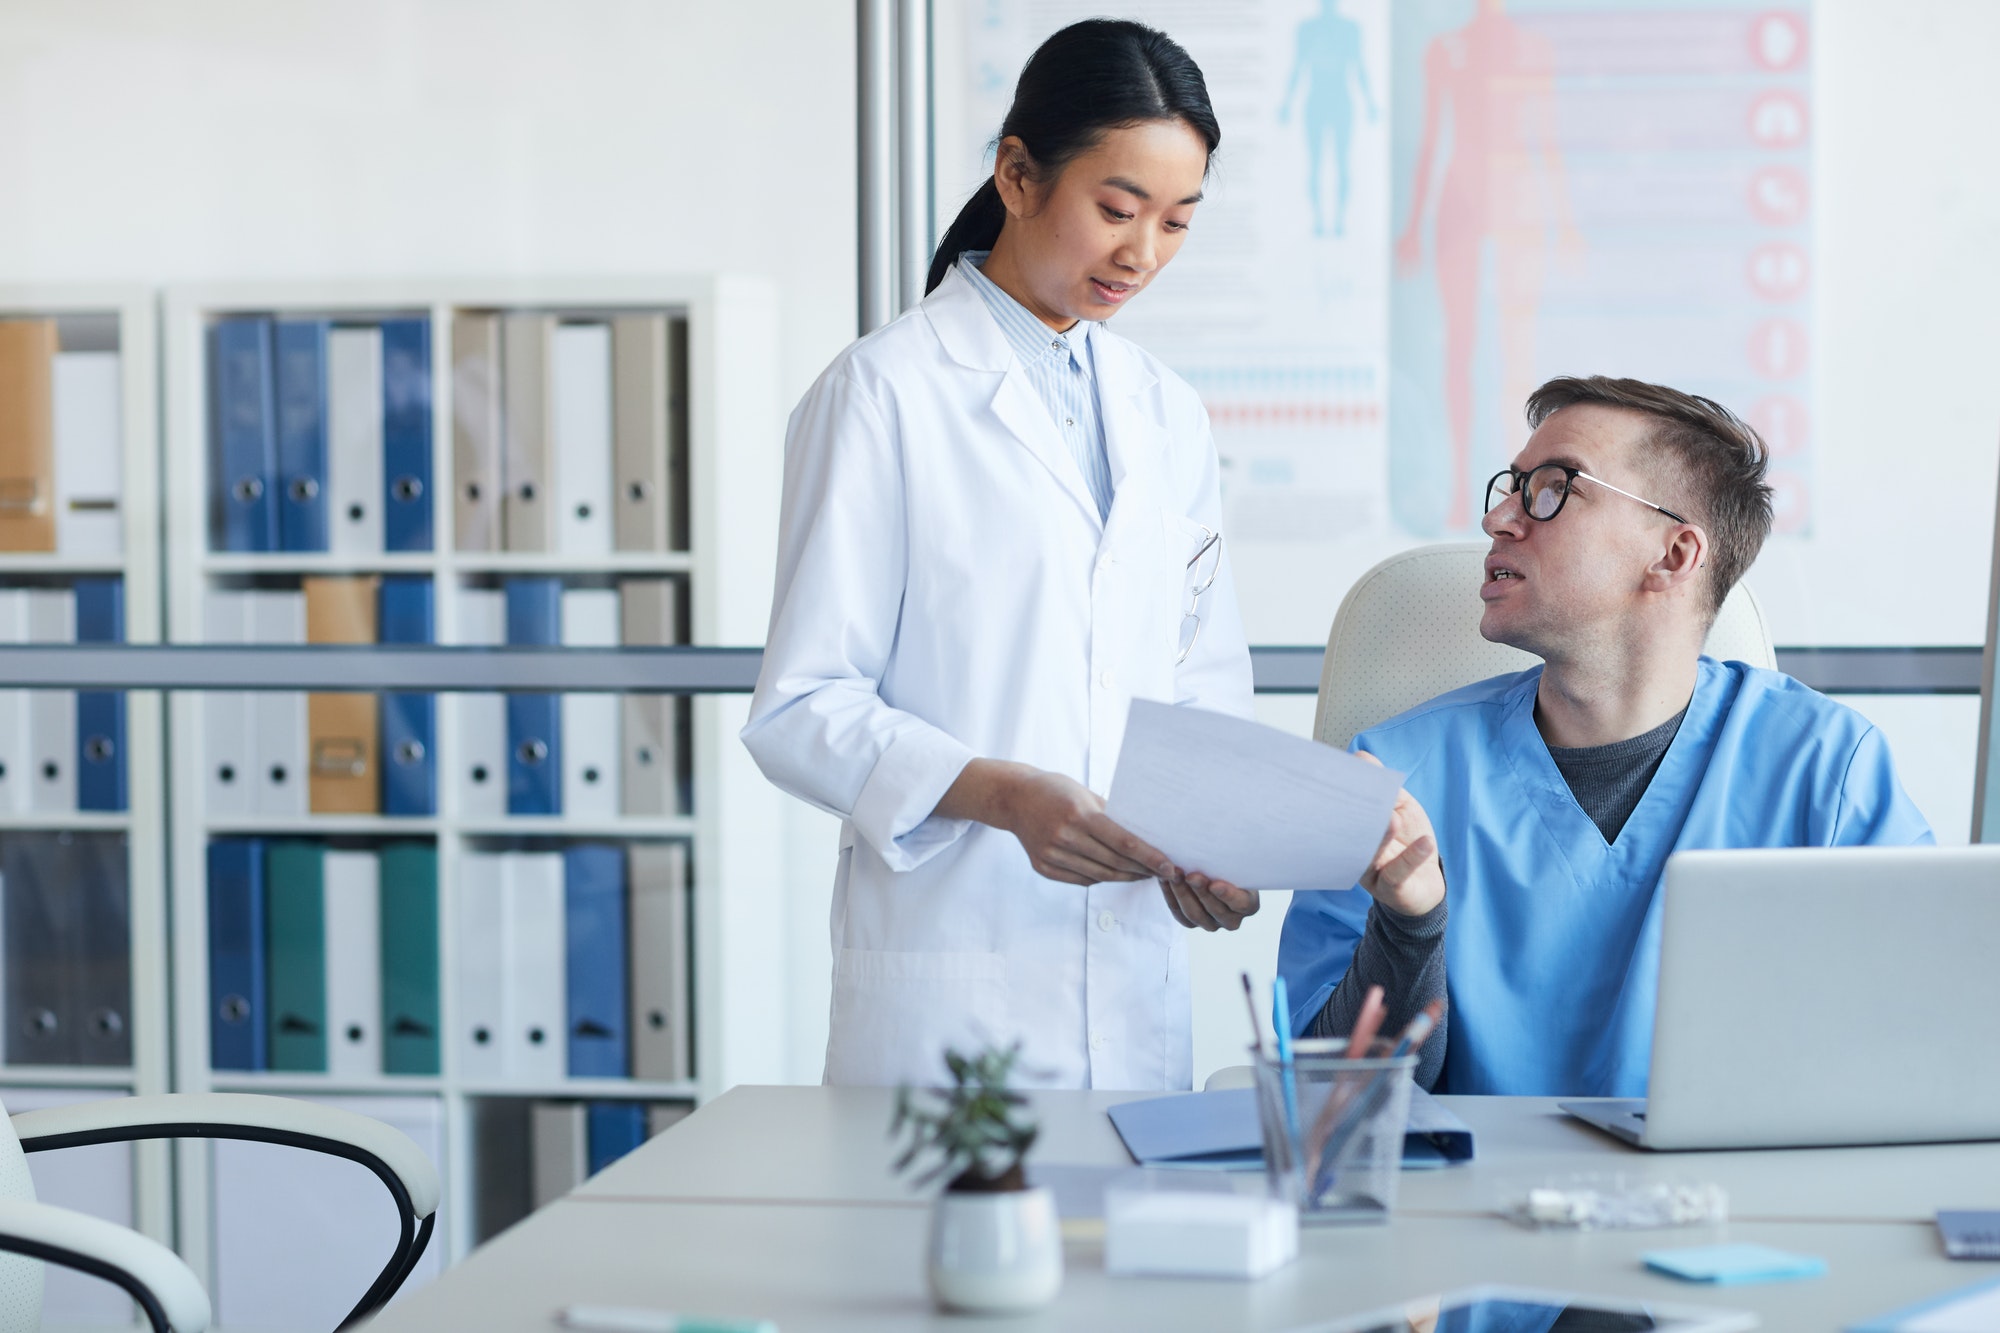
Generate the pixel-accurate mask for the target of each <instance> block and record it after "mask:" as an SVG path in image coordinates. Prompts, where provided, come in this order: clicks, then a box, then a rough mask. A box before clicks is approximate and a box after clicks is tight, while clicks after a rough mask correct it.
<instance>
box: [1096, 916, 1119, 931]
mask: <svg viewBox="0 0 2000 1333" xmlns="http://www.w3.org/2000/svg"><path fill="white" fill-rule="evenodd" d="M1117 924H1118V918H1117V917H1115V916H1113V915H1111V913H1109V912H1099V913H1098V914H1097V928H1098V929H1099V930H1110V929H1111V928H1112V927H1114V926H1116V925H1117Z"/></svg>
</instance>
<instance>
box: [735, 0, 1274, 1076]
mask: <svg viewBox="0 0 2000 1333" xmlns="http://www.w3.org/2000/svg"><path fill="white" fill-rule="evenodd" d="M1219 137H1220V132H1219V130H1218V128H1217V126H1216V122H1215V116H1214V113H1213V111H1212V110H1211V109H1210V107H1209V103H1208V95H1207V90H1206V88H1205V86H1204V84H1203V82H1202V77H1201V71H1200V70H1199V69H1198V68H1197V67H1196V66H1195V64H1194V62H1193V61H1192V60H1190V59H1189V58H1188V55H1187V53H1186V52H1185V51H1183V50H1182V49H1181V48H1180V47H1179V46H1177V45H1176V44H1175V43H1174V42H1172V41H1171V40H1170V39H1168V38H1167V37H1166V36H1165V35H1164V34H1161V33H1158V32H1155V31H1153V30H1151V29H1149V28H1145V27H1142V26H1141V25H1139V24H1136V23H1124V22H1111V21H1106V20H1093V21H1090V22H1086V23H1079V24H1076V25H1074V26H1073V27H1070V28H1066V29H1064V30H1063V31H1061V32H1059V33H1057V34H1056V35H1055V36H1053V37H1051V38H1050V39H1049V40H1048V41H1047V42H1046V43H1045V44H1044V45H1043V46H1042V47H1041V48H1040V50H1038V51H1037V52H1036V53H1035V55H1034V57H1033V58H1032V59H1030V61H1029V62H1028V65H1027V67H1026V68H1025V69H1024V70H1023V72H1022V74H1021V79H1020V83H1019V84H1018V86H1017V87H1016V90H1015V95H1014V103H1013V107H1012V109H1011V110H1010V111H1009V112H1008V116H1007V119H1006V122H1005V123H1004V124H1003V126H1002V127H1001V134H1000V138H999V140H998V145H997V150H996V159H995V165H994V172H993V179H992V180H990V181H988V182H986V183H985V184H983V185H982V186H981V187H980V189H979V191H978V193H977V194H975V195H974V196H973V198H972V200H971V202H970V203H968V204H967V205H966V207H965V210H964V212H962V213H961V214H960V215H959V217H958V220H957V221H956V222H955V223H954V224H953V225H952V227H951V229H950V230H949V231H948V232H947V233H946V236H945V239H944V241H943V243H942V244H941V245H940V246H939V248H938V253H937V256H936V258H935V260H934V261H933V263H932V267H931V272H930V292H929V295H928V296H926V298H925V299H924V301H923V303H922V304H921V305H920V306H919V307H918V308H917V309H915V310H912V311H910V312H908V313H906V314H905V315H903V316H902V317H901V318H900V319H897V320H896V321H894V322H893V323H891V324H889V325H888V326H887V327H885V328H882V329H879V330H877V331H876V332H874V333H872V334H870V335H868V336H867V337H865V338H863V339H861V340H860V341H859V342H856V343H855V344H854V345H852V346H851V347H849V348H848V349H847V350H846V351H845V352H843V353H842V354H841V355H840V356H839V357H838V358H837V359H836V360H835V361H834V363H833V364H832V365H831V366H830V367H828V368H827V370H826V372H825V373H824V374H823V375H822V376H821V377H820V378H819V380H818V382H817V383H815V384H814V385H813V387H812V389H811V390H810V391H809V392H808V393H807V394H806V396H805V398H804V400H803V401H802V402H801V403H800V404H799V406H798V408H797V410H796V411H795V412H794V413H793V415H792V419H791V425H790V430H789V433H788V435H787V438H786V446H785V489H784V510H783V517H782V519H781V534H780V538H779V550H778V575H777V588H776V595H775V601H774V605H773V610H772V617H771V632H770V636H769V641H768V646H767V648H766V650H765V656H764V668H763V674H762V676H761V677H760V678H759V680H758V682H757V693H756V697H755V699H754V701H753V703H752V705H751V713H750V721H749V724H748V725H747V726H746V727H745V728H744V730H743V740H744V743H745V744H746V745H747V746H748V747H749V749H750V752H751V754H752V755H753V756H754V757H755V758H756V760H757V763H758V764H759V766H760V767H762V769H763V770H764V772H765V773H766V774H767V775H768V776H769V777H770V778H771V780H772V781H773V782H775V783H777V784H778V785H779V786H780V787H782V788H784V789H785V790H786V791H788V792H791V793H792V794H794V795H796V796H799V797H801V798H803V799H805V800H807V801H810V802H811V803H812V804H814V805H816V806H818V807H820V808H821V809H823V810H827V811H829V812H831V813H833V814H835V815H838V816H839V817H840V818H841V820H842V821H843V822H842V825H841V838H840V861H839V868H838V871H837V879H836V882H835V887H834V899H833V950H834V967H833V1009H832V1033H831V1037H830V1040H829V1042H828V1045H827V1060H826V1078H827V1081H828V1082H830V1083H872V1084H886V1083H897V1082H913V1083H935V1082H937V1081H938V1080H939V1079H940V1078H941V1076H942V1074H943V1065H942V1063H941V1056H942V1054H943V1052H944V1050H945V1048H946V1046H948V1045H956V1046H958V1047H960V1048H961V1049H968V1050H969V1049H971V1048H975V1047H977V1046H979V1045H981V1044H985V1043H998V1044H1003V1045H1004V1044H1007V1043H1012V1042H1016V1041H1018V1042H1020V1043H1021V1045H1022V1061H1021V1067H1022V1069H1023V1071H1024V1073H1025V1074H1026V1075H1027V1076H1028V1077H1029V1078H1030V1079H1031V1080H1033V1081H1035V1082H1039V1083H1045V1084H1048V1085H1051V1086H1067V1087H1094V1088H1159V1089H1173V1088H1185V1087H1187V1086H1188V1085H1189V1080H1190V1076H1191V1073H1192V1058H1193V1057H1192V1043H1191V1035H1190V1014H1189V992H1188V949H1187V931H1188V929H1189V928H1190V927H1201V928H1204V929H1209V930H1213V929H1217V928H1224V929H1234V928H1235V927H1236V926H1237V925H1238V924H1239V923H1240V922H1241V920H1242V918H1243V917H1244V916H1246V915H1248V914H1249V913H1251V912H1254V911H1255V910H1256V907H1257V903H1256V895H1255V894H1254V893H1252V892H1248V891H1245V890H1241V889H1237V888H1235V887H1233V886H1230V885H1226V884H1221V883H1219V882H1213V883H1212V882H1210V881H1208V880H1206V879H1205V878H1203V877H1202V876H1201V875H1200V874H1199V873H1195V872H1197V871H1198V869H1199V868H1198V867H1178V868H1177V867H1174V866H1172V865H1171V864H1170V863H1169V862H1168V861H1167V860H1166V858H1165V857H1163V856H1162V855H1161V854H1160V853H1159V852H1157V851H1156V850H1154V849H1153V848H1151V847H1149V846H1148V845H1146V844H1145V843H1144V842H1141V841H1140V840H1139V839H1137V838H1135V837H1133V836H1132V835H1131V834H1130V833H1128V832H1126V831H1125V830H1123V829H1121V828H1119V827H1118V826H1117V825H1116V824H1115V823H1113V822H1112V821H1111V820H1110V819H1109V818H1108V817H1107V816H1106V815H1105V814H1104V800H1103V797H1104V794H1105V793H1106V791H1107V790H1108V789H1109V786H1110V782H1111V775H1112V770H1113V767H1114V766H1115V764H1116V763H1117V759H1118V748H1119V744H1120V741H1121V740H1122V738H1123V734H1124V728H1125V715H1126V710H1127V707H1128V705H1129V704H1130V702H1131V701H1132V700H1133V699H1135V698H1137V699H1156V700H1163V701H1168V702H1172V703H1177V704H1190V705H1194V706H1197V707H1203V708H1210V709H1217V710H1222V711H1226V712H1231V713H1237V714H1247V713H1248V712H1249V709H1250V690H1251V684H1250V660H1249V650H1248V649H1247V648H1246V646H1245V644H1244V638H1243V630H1242V625H1241V621H1240V619H1239V616H1238V614H1237V607H1236V600H1235V594H1234V590H1233V588H1232V586H1231V579H1230V566H1229V557H1228V546H1227V544H1226V543H1224V542H1223V541H1222V540H1221V538H1220V531H1221V517H1220V509H1221V506H1220V500H1219V495H1218V490H1217V462H1216V454H1215V446H1214V443H1213V441H1212V440H1211V438H1210V434H1209V425H1208V417H1207V414H1206V413H1205V412H1204V411H1203V409H1202V406H1201V402H1200V400H1199V399H1198V398H1197V397H1196V395H1195V393H1194V391H1193V390H1192V389H1190V388H1189V387H1188V386H1187V384H1186V383H1184V382H1183V381H1182V380H1181V379H1180V378H1178V377H1177V376H1176V375H1175V374H1174V373H1173V372H1172V371H1170V370H1168V369H1166V367H1164V366H1162V365H1161V364H1160V363H1159V362H1157V361H1155V360H1154V359H1153V358H1152V357H1151V356H1149V355H1147V354H1146V353H1145V352H1144V351H1142V350H1141V349H1139V348H1138V347H1136V346H1134V345H1132V344H1131V343H1129V342H1126V341H1125V340H1124V339H1122V338H1119V337H1118V336H1116V335H1115V334H1112V333H1110V332H1109V331H1108V330H1107V329H1106V328H1105V327H1104V321H1106V320H1108V319H1110V317H1111V316H1112V315H1113V314H1115V313H1116V312H1117V310H1118V309H1119V308H1120V307H1121V306H1123V305H1125V304H1128V303H1129V302H1131V301H1132V300H1133V299H1135V298H1136V297H1138V296H1139V295H1140V294H1141V292H1142V291H1143V289H1144V288H1145V287H1146V285H1147V284H1148V283H1149V282H1151V281H1152V279H1153V278H1155V277H1156V276H1157V275H1158V274H1159V272H1160V270H1161V269H1162V268H1163V267H1164V266H1165V265H1166V263H1167V262H1168V261H1169V260H1170V259H1172V258H1173V256H1174V254H1175V253H1176V252H1177V251H1178V250H1179V248H1180V246H1181V244H1182V242H1183V241H1184V240H1185V238H1186V235H1187V231H1188V224H1189V223H1190V222H1191V220H1192V219H1193V216H1194V214H1195V211H1196V205H1197V203H1198V202H1199V200H1200V197H1201V191H1202V185H1203V182H1204V181H1205V179H1206V176H1207V171H1208V163H1209V158H1210V155H1211V154H1212V153H1213V152H1214V150H1215V146H1216V143H1217V142H1218V140H1219ZM989 252H990V253H989ZM1189 762H1191V763H1193V762H1199V761H1198V760H1196V759H1194V758H1190V760H1189Z"/></svg>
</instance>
